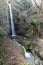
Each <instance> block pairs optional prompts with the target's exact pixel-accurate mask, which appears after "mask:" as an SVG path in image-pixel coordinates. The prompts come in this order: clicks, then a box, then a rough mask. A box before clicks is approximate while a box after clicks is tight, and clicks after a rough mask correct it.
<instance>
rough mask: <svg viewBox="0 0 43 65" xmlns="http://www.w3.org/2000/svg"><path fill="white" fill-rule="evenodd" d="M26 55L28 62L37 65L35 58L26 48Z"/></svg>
mask: <svg viewBox="0 0 43 65" xmlns="http://www.w3.org/2000/svg"><path fill="white" fill-rule="evenodd" d="M23 48H24V46H23ZM24 55H25V58H26V60H27V61H29V62H30V63H31V64H32V65H35V61H34V56H33V55H32V53H31V52H29V51H28V52H27V51H26V49H25V48H24Z"/></svg>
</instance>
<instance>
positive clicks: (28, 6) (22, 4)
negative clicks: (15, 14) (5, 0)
mask: <svg viewBox="0 0 43 65" xmlns="http://www.w3.org/2000/svg"><path fill="white" fill-rule="evenodd" d="M15 2H16V4H17V5H16V6H15V7H16V8H19V9H20V11H27V10H31V6H32V4H31V3H30V2H27V1H26V0H21V1H20V2H18V1H15Z"/></svg>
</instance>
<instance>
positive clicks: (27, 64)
mask: <svg viewBox="0 0 43 65" xmlns="http://www.w3.org/2000/svg"><path fill="white" fill-rule="evenodd" d="M22 65H31V64H29V63H24V64H22Z"/></svg>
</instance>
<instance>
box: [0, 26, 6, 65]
mask: <svg viewBox="0 0 43 65" xmlns="http://www.w3.org/2000/svg"><path fill="white" fill-rule="evenodd" d="M6 34H7V33H6V31H4V29H3V28H2V27H1V26H0V65H4V60H3V48H2V46H3V43H4V41H5V39H6Z"/></svg>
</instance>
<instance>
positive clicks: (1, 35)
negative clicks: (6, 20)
mask: <svg viewBox="0 0 43 65" xmlns="http://www.w3.org/2000/svg"><path fill="white" fill-rule="evenodd" d="M6 34H7V33H6V31H4V29H3V28H2V27H1V26H0V45H1V44H2V43H3V42H4V41H5V38H6Z"/></svg>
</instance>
